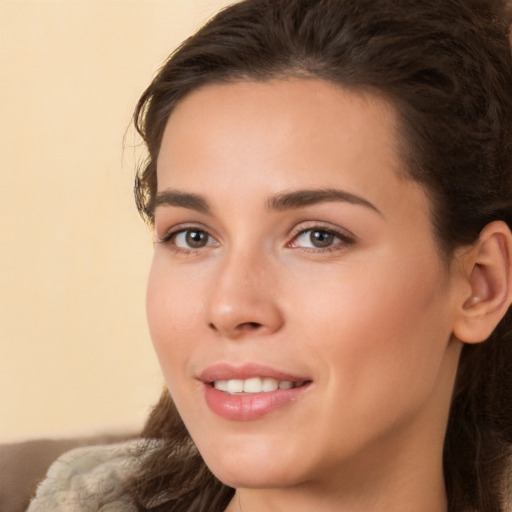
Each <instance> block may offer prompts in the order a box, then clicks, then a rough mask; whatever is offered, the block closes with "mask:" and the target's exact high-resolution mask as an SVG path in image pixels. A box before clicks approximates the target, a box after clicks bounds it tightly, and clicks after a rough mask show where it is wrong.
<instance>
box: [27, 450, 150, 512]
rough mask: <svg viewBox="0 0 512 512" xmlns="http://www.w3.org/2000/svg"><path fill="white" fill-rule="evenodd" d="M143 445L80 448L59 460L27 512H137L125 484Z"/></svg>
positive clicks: (51, 469)
mask: <svg viewBox="0 0 512 512" xmlns="http://www.w3.org/2000/svg"><path fill="white" fill-rule="evenodd" d="M140 445H141V441H140V440H139V441H137V440H133V441H128V442H124V443H118V444H112V445H105V446H92V447H91V446H89V447H83V448H77V449H74V450H71V451H70V452H67V453H65V454H64V455H62V456H61V457H59V458H58V459H57V460H56V461H55V462H54V463H53V464H52V466H51V467H50V469H49V470H48V474H47V477H46V479H45V480H43V482H42V483H41V484H40V485H39V487H38V489H37V493H36V496H35V498H34V499H33V500H32V502H31V503H30V506H29V508H28V509H27V512H137V508H136V507H135V505H134V504H133V503H132V502H131V500H130V498H129V496H128V495H127V494H126V492H125V489H124V482H125V481H126V479H127V478H128V477H129V476H130V475H131V472H132V471H133V470H134V468H135V467H136V466H137V460H138V455H137V454H138V448H139V447H140Z"/></svg>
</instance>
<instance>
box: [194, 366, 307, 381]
mask: <svg viewBox="0 0 512 512" xmlns="http://www.w3.org/2000/svg"><path fill="white" fill-rule="evenodd" d="M251 377H260V378H264V377H270V378H272V379H276V380H288V381H291V382H304V381H309V380H311V379H310V378H308V377H302V376H297V375H291V374H289V373H285V372H282V371H280V370H276V369H275V368H271V367H270V366H263V365H260V364H256V363H249V364H244V365H242V366H232V365H229V364H225V363H224V364H216V365H214V366H210V367H209V368H206V370H204V371H203V372H201V373H200V374H199V376H198V378H199V380H202V381H203V382H206V383H211V382H213V381H214V380H230V379H250V378H251Z"/></svg>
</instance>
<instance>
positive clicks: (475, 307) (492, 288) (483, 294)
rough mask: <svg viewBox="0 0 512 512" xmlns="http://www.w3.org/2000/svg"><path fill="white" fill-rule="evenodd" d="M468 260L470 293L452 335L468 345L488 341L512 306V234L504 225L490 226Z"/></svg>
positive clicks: (493, 223)
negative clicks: (511, 305)
mask: <svg viewBox="0 0 512 512" xmlns="http://www.w3.org/2000/svg"><path fill="white" fill-rule="evenodd" d="M465 257H466V258H467V260H468V261H467V265H468V270H467V281H468V284H469V289H470V293H469V294H468V295H467V296H466V297H463V300H462V302H461V305H460V309H459V313H458V316H457V319H456V321H455V324H454V329H453V334H454V335H455V336H456V337H457V338H458V339H459V340H461V341H463V342H465V343H479V342H482V341H485V340H486V339H487V338H488V337H489V336H490V335H491V333H492V331H493V330H494V328H495V327H496V326H497V325H498V323H499V322H500V320H501V319H502V318H503V316H504V315H505V313H506V312H507V310H508V308H509V306H510V304H511V302H512V234H511V232H510V229H509V228H508V226H507V225H506V224H505V223H504V222H502V221H495V222H491V223H490V224H488V225H487V226H486V227H485V228H484V229H483V230H482V232H481V233H480V237H479V239H478V241H477V242H476V243H475V245H474V247H473V249H472V250H471V251H470V252H468V253H467V255H466V256H465Z"/></svg>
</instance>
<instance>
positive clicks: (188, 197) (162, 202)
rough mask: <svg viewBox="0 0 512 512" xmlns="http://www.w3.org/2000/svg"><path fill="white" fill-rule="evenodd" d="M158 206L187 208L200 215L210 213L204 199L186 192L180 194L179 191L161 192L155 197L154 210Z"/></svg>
mask: <svg viewBox="0 0 512 512" xmlns="http://www.w3.org/2000/svg"><path fill="white" fill-rule="evenodd" d="M159 206H177V207H179V208H187V209H189V210H196V211H198V212H200V213H210V206H209V205H208V203H207V201H206V199H204V198H203V197H201V196H199V195H197V194H190V193H188V192H180V191H179V190H163V191H162V192H159V193H158V194H157V195H156V198H155V202H154V208H155V209H156V208H158V207H159Z"/></svg>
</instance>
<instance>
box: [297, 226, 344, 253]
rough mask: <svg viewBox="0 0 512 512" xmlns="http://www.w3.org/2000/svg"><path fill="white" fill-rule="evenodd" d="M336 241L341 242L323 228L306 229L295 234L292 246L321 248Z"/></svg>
mask: <svg viewBox="0 0 512 512" xmlns="http://www.w3.org/2000/svg"><path fill="white" fill-rule="evenodd" d="M338 242H341V239H340V238H339V237H337V236H336V235H335V234H333V233H330V232H329V231H326V230H324V229H308V230H305V231H303V232H302V233H300V234H299V235H298V236H297V238H296V239H295V243H294V246H296V247H313V248H315V249H323V248H326V247H330V246H331V245H333V244H334V243H338Z"/></svg>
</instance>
